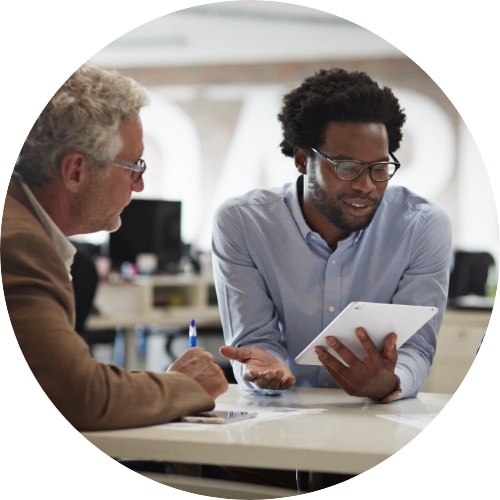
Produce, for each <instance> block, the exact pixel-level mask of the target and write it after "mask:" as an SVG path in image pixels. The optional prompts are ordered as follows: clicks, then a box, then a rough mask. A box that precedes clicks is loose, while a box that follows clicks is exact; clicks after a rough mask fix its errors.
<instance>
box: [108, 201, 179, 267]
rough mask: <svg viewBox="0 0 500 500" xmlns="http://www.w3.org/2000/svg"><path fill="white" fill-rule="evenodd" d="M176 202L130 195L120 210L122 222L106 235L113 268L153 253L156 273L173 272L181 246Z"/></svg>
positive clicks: (176, 265) (177, 204) (177, 202)
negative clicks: (116, 228)
mask: <svg viewBox="0 0 500 500" xmlns="http://www.w3.org/2000/svg"><path fill="white" fill-rule="evenodd" d="M181 209H182V204H181V202H180V201H172V200H152V199H138V198H134V199H132V201H131V202H130V204H129V205H128V206H127V207H126V208H125V210H124V211H123V212H122V215H121V219H122V225H121V226H120V228H119V229H118V230H117V231H115V232H113V233H110V235H109V258H110V259H111V264H112V267H113V269H120V267H121V265H122V264H123V263H124V262H132V263H135V262H136V259H137V256H138V255H139V254H141V253H152V254H155V255H156V257H157V259H158V272H160V273H161V272H164V273H174V272H177V269H178V263H179V261H180V259H181V257H182V253H183V249H184V245H183V242H182V238H181Z"/></svg>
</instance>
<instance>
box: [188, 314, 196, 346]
mask: <svg viewBox="0 0 500 500" xmlns="http://www.w3.org/2000/svg"><path fill="white" fill-rule="evenodd" d="M189 347H196V323H195V322H194V319H192V320H191V321H190V323H189Z"/></svg>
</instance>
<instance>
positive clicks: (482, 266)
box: [448, 250, 495, 299]
mask: <svg viewBox="0 0 500 500" xmlns="http://www.w3.org/2000/svg"><path fill="white" fill-rule="evenodd" d="M494 264H495V260H494V259H493V257H492V255H491V254H489V253H488V252H466V251H463V250H457V251H456V252H455V254H454V261H453V267H452V269H451V274H450V286H449V291H448V297H449V298H450V299H454V298H456V297H464V296H466V295H479V296H483V297H484V296H485V295H486V281H487V279H488V272H489V270H490V267H491V266H493V265H494Z"/></svg>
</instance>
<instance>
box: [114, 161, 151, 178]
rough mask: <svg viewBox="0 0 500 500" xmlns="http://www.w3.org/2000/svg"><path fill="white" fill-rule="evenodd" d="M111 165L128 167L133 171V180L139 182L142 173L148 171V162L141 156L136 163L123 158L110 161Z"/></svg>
mask: <svg viewBox="0 0 500 500" xmlns="http://www.w3.org/2000/svg"><path fill="white" fill-rule="evenodd" d="M108 163H109V164H110V165H115V166H116V167H121V168H126V169H127V170H131V171H132V180H133V181H134V182H139V181H140V180H141V179H142V174H144V172H145V171H146V168H147V166H146V162H145V161H144V160H143V159H142V158H139V159H138V160H137V161H136V162H135V163H129V162H128V161H123V160H113V161H108Z"/></svg>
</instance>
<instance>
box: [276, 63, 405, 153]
mask: <svg viewBox="0 0 500 500" xmlns="http://www.w3.org/2000/svg"><path fill="white" fill-rule="evenodd" d="M278 119H279V121H280V122H281V126H282V130H283V141H282V142H281V144H280V148H281V151H282V153H283V154H284V155H285V156H291V157H293V151H294V149H295V148H303V149H309V148H311V147H319V146H320V145H321V144H322V142H323V141H324V134H325V130H326V127H327V125H328V124H329V123H331V122H364V123H367V122H370V123H383V124H384V125H385V126H386V129H387V134H388V138H389V152H391V153H392V152H394V151H396V150H397V149H398V148H399V145H400V143H401V138H402V133H401V128H402V127H403V123H404V122H405V120H406V115H405V113H404V112H403V110H402V109H401V107H400V105H399V101H398V99H397V98H396V97H395V96H394V94H393V93H392V90H391V89H390V88H388V87H380V86H379V85H378V84H377V83H376V82H375V81H374V80H372V79H371V78H370V77H369V76H368V75H367V74H366V73H364V72H361V71H353V72H349V71H346V70H344V69H341V68H332V69H330V70H326V69H322V70H319V71H317V72H316V73H315V74H314V75H313V76H310V77H308V78H306V79H305V80H304V81H303V82H302V84H301V85H300V86H299V87H297V88H295V89H294V90H292V91H291V92H289V93H288V94H286V95H285V96H284V98H283V108H282V110H281V112H280V113H279V114H278Z"/></svg>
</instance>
